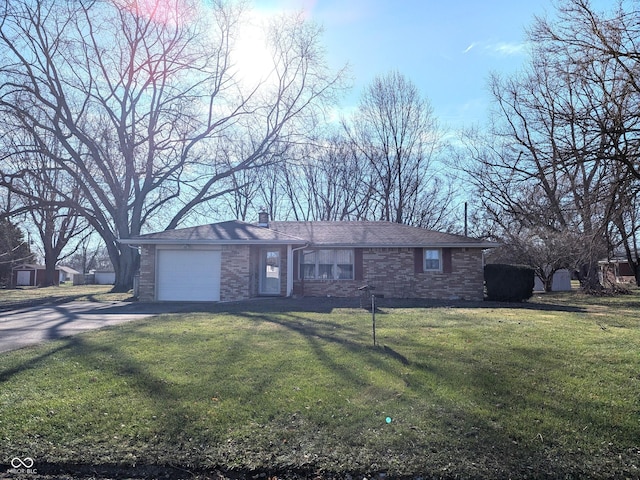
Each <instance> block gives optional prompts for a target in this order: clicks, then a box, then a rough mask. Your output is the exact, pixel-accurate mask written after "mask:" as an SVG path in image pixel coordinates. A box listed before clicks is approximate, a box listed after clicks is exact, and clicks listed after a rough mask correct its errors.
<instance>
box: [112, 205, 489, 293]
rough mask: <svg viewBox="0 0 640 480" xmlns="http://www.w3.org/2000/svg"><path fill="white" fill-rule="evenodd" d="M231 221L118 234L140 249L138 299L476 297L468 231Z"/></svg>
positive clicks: (474, 246)
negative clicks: (371, 291) (367, 292)
mask: <svg viewBox="0 0 640 480" xmlns="http://www.w3.org/2000/svg"><path fill="white" fill-rule="evenodd" d="M261 220H262V223H259V224H257V225H256V224H249V223H245V222H240V221H229V222H221V223H214V224H210V225H202V226H198V227H193V228H183V229H177V230H167V231H164V232H159V233H152V234H148V235H142V236H139V237H136V238H132V239H126V240H120V241H121V242H122V243H125V244H129V245H138V246H140V248H141V259H140V280H139V298H140V300H143V301H232V300H243V299H248V298H252V297H257V296H291V295H300V296H336V297H354V296H357V295H358V294H359V292H358V288H359V287H361V286H363V285H365V284H368V285H372V286H374V287H375V293H376V294H377V295H384V296H386V297H395V298H428V299H464V300H482V299H483V296H484V274H483V250H484V249H487V248H493V247H495V246H497V245H496V244H495V243H492V242H485V241H481V240H477V239H473V238H469V237H464V236H459V235H451V234H447V233H441V232H435V231H430V230H425V229H422V228H417V227H411V226H407V225H400V224H397V223H390V222H267V221H266V220H265V219H264V218H261Z"/></svg>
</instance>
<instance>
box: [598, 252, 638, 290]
mask: <svg viewBox="0 0 640 480" xmlns="http://www.w3.org/2000/svg"><path fill="white" fill-rule="evenodd" d="M598 265H599V266H600V280H601V281H602V282H603V283H604V282H605V281H608V282H610V283H635V281H636V277H635V276H634V274H633V269H632V268H631V265H629V260H628V259H627V257H626V256H623V255H616V256H614V257H613V258H610V259H607V260H600V261H599V262H598Z"/></svg>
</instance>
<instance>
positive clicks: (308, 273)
mask: <svg viewBox="0 0 640 480" xmlns="http://www.w3.org/2000/svg"><path fill="white" fill-rule="evenodd" d="M300 278H303V279H305V280H353V278H354V253H353V250H342V249H341V250H339V249H322V250H303V251H302V255H301V256H300Z"/></svg>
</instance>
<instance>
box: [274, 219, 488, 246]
mask: <svg viewBox="0 0 640 480" xmlns="http://www.w3.org/2000/svg"><path fill="white" fill-rule="evenodd" d="M269 227H270V228H271V229H273V230H276V231H278V232H282V233H286V234H288V235H292V236H295V237H298V238H304V239H305V240H307V241H308V242H309V244H310V245H314V246H330V247H465V246H466V247H480V248H490V247H494V246H495V244H494V243H492V242H483V241H481V240H477V239H475V238H470V237H465V236H463V235H453V234H450V233H443V232H438V231H434V230H427V229H424V228H419V227H412V226H410V225H402V224H398V223H393V222H366V221H361V222H271V223H270V224H269Z"/></svg>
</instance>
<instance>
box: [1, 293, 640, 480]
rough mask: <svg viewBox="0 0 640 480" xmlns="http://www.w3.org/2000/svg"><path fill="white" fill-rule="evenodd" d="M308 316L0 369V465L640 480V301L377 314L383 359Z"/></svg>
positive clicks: (340, 312) (51, 353)
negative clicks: (27, 461)
mask: <svg viewBox="0 0 640 480" xmlns="http://www.w3.org/2000/svg"><path fill="white" fill-rule="evenodd" d="M307 302H308V301H307V300H298V301H293V300H273V301H259V302H247V303H244V304H235V305H231V304H228V305H219V306H217V307H214V308H213V309H212V311H210V312H199V313H192V314H182V315H164V316H160V317H156V318H151V319H147V320H144V321H140V322H135V323H127V324H122V325H120V326H117V327H114V328H110V329H106V330H102V331H97V332H92V333H88V334H82V335H79V336H75V337H72V338H69V339H66V340H60V341H56V342H52V343H49V344H47V345H44V346H40V347H38V348H29V349H24V350H20V351H17V352H12V353H8V354H3V355H0V382H1V383H0V462H5V461H6V460H5V459H11V458H13V457H15V456H18V457H24V456H30V457H31V458H33V459H34V460H35V462H36V466H37V464H38V463H39V462H40V463H46V464H75V463H80V464H86V465H123V466H126V465H129V466H132V465H156V464H158V465H173V466H178V467H180V468H183V469H187V470H188V469H196V470H206V469H214V468H227V469H242V470H268V471H283V470H287V469H303V470H309V471H314V472H317V471H323V472H333V473H336V474H341V473H345V472H352V473H362V474H366V473H377V472H386V473H388V474H389V475H392V476H403V475H407V476H416V475H422V476H425V477H427V478H429V477H430V476H431V477H437V478H440V477H444V478H460V477H461V478H473V477H476V478H477V477H480V478H509V477H515V478H527V477H529V478H558V477H561V478H564V477H567V478H572V477H574V478H584V477H592V478H625V476H626V477H628V478H634V477H637V476H638V475H640V470H638V466H640V400H639V392H640V374H639V372H640V368H639V367H640V357H639V354H638V345H640V328H639V327H640V320H639V317H640V295H639V294H638V292H635V293H634V294H633V295H627V296H623V297H615V298H600V299H597V300H596V299H588V300H585V299H583V298H582V297H581V296H580V295H579V294H577V293H571V294H552V295H541V296H539V297H537V298H534V299H532V302H530V303H528V304H524V305H521V306H519V305H502V304H494V303H485V304H459V305H457V306H454V307H448V306H445V305H443V306H433V307H419V306H410V305H409V304H405V303H402V302H397V303H395V304H392V303H391V302H387V306H384V304H383V306H382V307H381V311H380V312H379V313H378V314H377V316H376V321H377V338H378V344H379V345H378V346H376V347H374V346H373V345H372V339H371V316H370V314H369V313H368V312H366V311H363V310H360V309H356V308H348V304H347V303H344V302H340V303H338V301H337V300H327V299H325V300H320V301H313V302H311V303H307ZM332 302H334V304H335V306H333V307H332V305H331V303H332ZM353 303H357V301H354V302H353ZM339 305H341V306H339ZM387 417H390V418H391V423H387V422H386V418H387Z"/></svg>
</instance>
